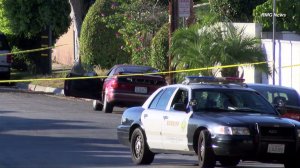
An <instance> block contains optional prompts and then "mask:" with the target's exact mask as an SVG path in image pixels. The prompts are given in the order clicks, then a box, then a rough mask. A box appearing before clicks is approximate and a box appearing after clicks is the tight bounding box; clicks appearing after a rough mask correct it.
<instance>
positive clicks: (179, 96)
mask: <svg viewBox="0 0 300 168" xmlns="http://www.w3.org/2000/svg"><path fill="white" fill-rule="evenodd" d="M175 103H183V104H185V106H186V107H187V104H188V91H187V90H183V89H179V90H178V91H177V93H176V95H175V97H174V99H173V101H172V104H171V107H173V105H174V104H175Z"/></svg>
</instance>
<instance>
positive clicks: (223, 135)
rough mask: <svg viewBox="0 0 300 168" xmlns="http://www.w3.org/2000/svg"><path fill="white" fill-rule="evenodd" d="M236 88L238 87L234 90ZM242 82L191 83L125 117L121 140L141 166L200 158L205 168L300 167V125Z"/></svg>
mask: <svg viewBox="0 0 300 168" xmlns="http://www.w3.org/2000/svg"><path fill="white" fill-rule="evenodd" d="M233 83H234V84H233ZM242 85H243V80H241V79H236V78H215V77H193V76H191V77H187V78H186V80H185V82H183V84H174V85H168V86H164V87H161V88H159V89H158V90H156V92H154V93H153V94H152V95H151V96H150V97H149V98H148V99H147V100H146V102H145V103H144V104H143V106H141V107H132V108H128V109H126V110H125V111H124V113H123V115H122V119H121V124H120V125H119V126H118V128H117V133H118V140H119V142H120V143H121V144H123V145H126V146H129V147H130V150H131V157H132V160H133V162H134V163H135V164H137V165H139V164H151V162H152V161H153V159H154V157H155V154H158V153H177V154H192V155H198V162H199V167H200V168H212V167H215V165H216V161H219V163H220V164H221V165H222V166H225V167H227V166H230V167H232V166H236V165H238V164H239V162H240V161H241V160H252V161H261V162H275V163H282V164H284V166H285V168H299V167H300V123H299V122H297V121H295V120H292V119H288V118H281V117H280V113H279V112H278V111H277V110H276V109H275V108H274V107H273V106H272V105H271V104H270V103H269V102H268V101H267V100H266V99H265V98H264V97H263V96H262V95H260V94H259V93H258V92H256V91H255V90H253V89H250V88H245V87H243V86H242Z"/></svg>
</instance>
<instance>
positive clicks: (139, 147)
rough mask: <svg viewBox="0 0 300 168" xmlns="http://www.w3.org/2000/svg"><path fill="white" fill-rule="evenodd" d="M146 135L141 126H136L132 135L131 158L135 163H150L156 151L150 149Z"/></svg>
mask: <svg viewBox="0 0 300 168" xmlns="http://www.w3.org/2000/svg"><path fill="white" fill-rule="evenodd" d="M145 140H146V138H145V135H144V134H143V132H142V130H141V129H140V128H136V129H135V130H134V131H133V133H132V135H131V148H130V150H131V158H132V161H133V163H134V164H137V165H141V164H150V163H152V161H153V159H154V153H152V152H151V151H150V150H149V147H148V144H147V142H146V141H145Z"/></svg>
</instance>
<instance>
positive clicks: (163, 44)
mask: <svg viewBox="0 0 300 168" xmlns="http://www.w3.org/2000/svg"><path fill="white" fill-rule="evenodd" d="M168 51H169V24H168V23H166V24H164V25H163V26H162V27H161V29H160V30H159V31H158V32H157V33H156V35H155V36H154V38H153V39H152V42H151V59H150V60H151V66H153V67H155V68H157V69H160V70H161V71H165V70H168V65H169V64H168V62H169V61H168V60H169V59H168Z"/></svg>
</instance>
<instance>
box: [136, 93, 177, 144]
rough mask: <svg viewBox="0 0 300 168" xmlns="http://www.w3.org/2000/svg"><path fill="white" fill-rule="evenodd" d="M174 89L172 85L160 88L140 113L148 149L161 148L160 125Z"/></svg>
mask: <svg viewBox="0 0 300 168" xmlns="http://www.w3.org/2000/svg"><path fill="white" fill-rule="evenodd" d="M175 90H176V88H174V87H170V88H166V89H162V90H161V91H160V92H159V93H157V95H156V96H155V97H154V98H153V100H152V102H151V103H150V105H149V107H148V109H146V110H144V112H143V113H142V116H141V121H142V124H143V126H144V130H145V133H146V137H147V143H148V145H149V147H150V149H162V139H161V126H162V123H163V114H164V112H165V110H166V107H167V105H168V103H169V100H170V97H171V96H172V95H173V93H174V91H175Z"/></svg>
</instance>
